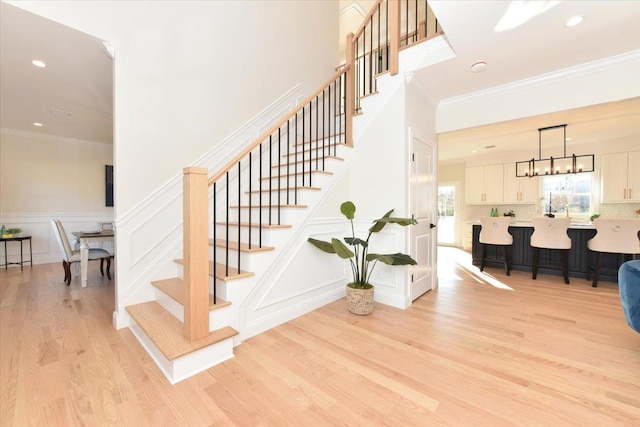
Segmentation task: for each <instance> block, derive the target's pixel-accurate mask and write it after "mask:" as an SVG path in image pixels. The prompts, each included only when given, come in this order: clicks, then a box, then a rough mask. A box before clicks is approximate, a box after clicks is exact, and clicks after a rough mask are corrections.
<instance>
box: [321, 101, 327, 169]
mask: <svg viewBox="0 0 640 427" xmlns="http://www.w3.org/2000/svg"><path fill="white" fill-rule="evenodd" d="M324 96H325V89H322V170H326V169H325V163H324V159H325V151H324V150H325V139H326V134H325V132H324V130H325V129H326V128H327V121H326V120H327V119H326V116H325V114H324V113H325V111H324V108H325V106H326V105H327V103H326V101H325V99H324Z"/></svg>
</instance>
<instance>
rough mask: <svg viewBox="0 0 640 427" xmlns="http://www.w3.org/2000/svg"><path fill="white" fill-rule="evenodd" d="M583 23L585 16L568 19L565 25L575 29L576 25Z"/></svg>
mask: <svg viewBox="0 0 640 427" xmlns="http://www.w3.org/2000/svg"><path fill="white" fill-rule="evenodd" d="M582 21H584V16H572V17H571V18H569V19H567V23H566V24H565V26H567V27H575V26H576V25H578V24H580V23H582Z"/></svg>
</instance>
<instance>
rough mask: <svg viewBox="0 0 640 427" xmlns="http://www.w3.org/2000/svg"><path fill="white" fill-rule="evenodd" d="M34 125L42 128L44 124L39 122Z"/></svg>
mask: <svg viewBox="0 0 640 427" xmlns="http://www.w3.org/2000/svg"><path fill="white" fill-rule="evenodd" d="M33 125H34V126H38V127H42V123H39V122H33Z"/></svg>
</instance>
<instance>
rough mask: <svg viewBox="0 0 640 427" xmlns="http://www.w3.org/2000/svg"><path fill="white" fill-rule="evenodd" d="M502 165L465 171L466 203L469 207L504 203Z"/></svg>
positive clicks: (478, 167)
mask: <svg viewBox="0 0 640 427" xmlns="http://www.w3.org/2000/svg"><path fill="white" fill-rule="evenodd" d="M503 179H504V171H503V168H502V165H501V164H500V165H488V166H472V167H468V168H466V169H465V190H464V192H465V202H466V203H467V204H469V205H485V204H492V203H494V204H495V203H503V194H504V188H503Z"/></svg>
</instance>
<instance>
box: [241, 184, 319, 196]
mask: <svg viewBox="0 0 640 427" xmlns="http://www.w3.org/2000/svg"><path fill="white" fill-rule="evenodd" d="M294 190H311V191H320V190H322V188H320V187H309V186H304V187H303V186H301V185H299V186H298V187H289V188H272V189H270V190H269V189H262V190H251V191H245V192H244V193H245V194H258V193H273V192H277V191H294Z"/></svg>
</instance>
